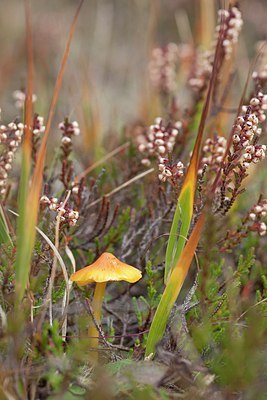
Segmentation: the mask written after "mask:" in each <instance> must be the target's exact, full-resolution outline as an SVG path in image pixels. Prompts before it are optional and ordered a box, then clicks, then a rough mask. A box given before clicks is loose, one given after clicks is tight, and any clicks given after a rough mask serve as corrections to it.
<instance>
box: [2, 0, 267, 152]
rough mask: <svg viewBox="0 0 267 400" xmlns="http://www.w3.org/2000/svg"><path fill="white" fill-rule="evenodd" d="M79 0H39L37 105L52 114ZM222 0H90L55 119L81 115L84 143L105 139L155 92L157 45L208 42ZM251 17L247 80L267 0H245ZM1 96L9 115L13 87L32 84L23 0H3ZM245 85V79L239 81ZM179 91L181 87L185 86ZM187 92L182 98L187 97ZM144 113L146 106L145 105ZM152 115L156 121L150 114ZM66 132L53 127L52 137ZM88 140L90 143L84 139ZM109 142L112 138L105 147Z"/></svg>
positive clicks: (244, 62)
mask: <svg viewBox="0 0 267 400" xmlns="http://www.w3.org/2000/svg"><path fill="white" fill-rule="evenodd" d="M78 3H79V2H78V1H77V0H76V1H75V0H60V1H54V0H38V1H33V2H32V19H33V34H34V63H35V79H34V92H35V93H36V94H37V96H38V101H37V104H36V109H37V110H38V112H39V113H40V114H41V115H44V116H45V115H47V111H48V106H49V102H50V99H51V96H52V93H53V88H54V83H55V79H56V75H57V72H58V68H59V64H60V59H61V57H62V53H63V49H64V45H65V42H66V37H67V32H68V29H69V26H70V23H71V19H72V16H73V15H74V13H75V10H76V8H77V5H78ZM219 3H220V2H219V1H218V2H217V1H215V0H201V1H197V0H191V1H188V0H161V1H160V0H154V1H151V0H150V1H148V0H124V1H122V0H90V1H85V2H84V4H83V9H82V12H81V14H80V16H79V22H78V26H77V31H76V33H75V35H74V39H73V43H72V47H71V54H70V57H69V60H68V64H67V70H66V73H65V77H64V84H63V88H62V91H61V94H60V100H59V103H58V107H57V108H58V114H57V115H56V117H55V121H59V120H62V119H63V118H64V117H65V115H71V116H75V117H76V118H77V119H79V122H80V125H81V128H82V129H81V132H82V137H81V140H82V141H83V148H85V149H86V150H89V149H91V148H92V145H93V144H94V143H95V142H97V143H98V144H100V143H101V144H103V139H104V137H106V136H107V134H108V133H110V132H113V133H114V132H115V133H116V136H117V135H119V134H120V131H121V129H122V127H123V126H124V125H125V124H126V123H129V121H133V120H136V119H138V118H139V117H140V113H141V111H142V106H143V104H144V98H147V97H148V93H149V82H148V79H147V65H148V60H149V57H150V54H151V49H152V48H153V47H154V46H155V45H166V44H167V43H168V42H176V43H189V44H190V43H192V41H193V42H194V43H196V44H197V45H203V46H204V47H207V48H208V47H209V45H210V42H211V40H212V37H213V31H214V26H215V23H216V11H217V8H218V6H219ZM241 7H242V14H243V16H244V19H245V29H243V32H242V35H241V39H240V43H239V50H238V58H237V59H238V62H237V68H238V71H239V72H238V73H239V76H240V77H241V82H239V83H240V84H241V86H242V85H243V84H244V81H245V78H246V74H247V71H248V68H249V58H251V57H252V56H254V55H255V52H256V49H255V44H256V43H257V42H258V41H260V40H263V39H264V38H265V37H266V34H267V25H266V23H265V22H266V18H267V8H266V2H265V1H264V0H254V1H253V2H252V1H250V0H243V1H241ZM0 26H1V29H0V54H1V56H0V75H1V81H0V104H1V107H2V110H4V115H3V117H4V118H5V119H11V118H12V117H13V116H14V101H13V98H12V92H13V91H14V90H16V89H20V88H24V87H25V80H26V65H25V63H26V56H25V21H24V6H23V1H21V0H12V1H10V0H2V1H1V2H0ZM235 88H236V92H237V93H238V91H239V87H238V86H235ZM178 96H179V94H178ZM182 98H183V97H182V95H181V99H182ZM141 115H142V113H141ZM146 122H147V123H150V122H151V121H146ZM58 137H59V135H58V134H57V133H56V132H55V133H54V134H53V140H51V141H53V142H54V140H57V139H58ZM84 146H85V147H84ZM107 146H110V141H109V142H108V143H106V144H105V145H104V147H107Z"/></svg>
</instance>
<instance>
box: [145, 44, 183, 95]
mask: <svg viewBox="0 0 267 400" xmlns="http://www.w3.org/2000/svg"><path fill="white" fill-rule="evenodd" d="M178 57H179V48H178V46H177V45H176V44H175V43H169V44H168V45H167V46H165V47H156V48H155V49H153V52H152V58H151V61H150V63H149V67H148V69H149V76H150V80H151V82H152V85H153V86H154V87H155V88H156V89H157V90H159V91H160V92H162V93H167V94H168V93H173V92H174V91H175V90H176V86H177V85H176V73H177V65H178V61H179V60H178Z"/></svg>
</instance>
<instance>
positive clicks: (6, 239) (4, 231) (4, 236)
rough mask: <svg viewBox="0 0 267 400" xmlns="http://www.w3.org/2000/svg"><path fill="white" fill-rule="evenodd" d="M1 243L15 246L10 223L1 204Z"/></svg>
mask: <svg viewBox="0 0 267 400" xmlns="http://www.w3.org/2000/svg"><path fill="white" fill-rule="evenodd" d="M0 243H5V244H6V243H9V244H11V245H12V246H13V242H12V239H11V237H10V234H9V229H8V225H7V222H6V217H5V213H4V211H3V207H2V205H1V204H0Z"/></svg>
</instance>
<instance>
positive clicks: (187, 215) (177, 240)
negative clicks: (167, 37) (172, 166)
mask: <svg viewBox="0 0 267 400" xmlns="http://www.w3.org/2000/svg"><path fill="white" fill-rule="evenodd" d="M222 40H223V37H222V36H219V39H218V42H217V46H216V51H215V56H214V63H213V69H212V76H211V79H210V82H209V88H208V93H207V96H206V100H205V103H204V107H203V111H202V114H201V118H200V122H199V127H198V133H197V137H196V141H195V144H194V149H193V154H192V157H191V160H190V164H189V167H188V170H187V174H186V177H185V180H184V183H183V186H182V189H181V193H180V196H179V198H178V202H177V206H176V210H175V215H174V218H173V222H172V226H171V231H170V236H169V240H168V245H167V250H166V255H165V272H164V282H165V284H167V282H168V279H169V277H170V276H171V272H172V269H173V266H174V265H176V263H177V262H178V260H179V257H180V256H181V253H182V250H183V248H184V245H185V241H186V237H187V235H188V231H189V228H190V223H191V219H192V215H193V207H194V195H195V189H196V182H197V171H198V164H199V157H200V149H201V142H202V138H203V134H204V128H205V123H206V119H207V116H208V111H209V104H210V101H211V95H212V91H213V87H214V84H215V81H216V73H217V65H218V62H219V50H220V48H221V46H222ZM179 224H180V231H179Z"/></svg>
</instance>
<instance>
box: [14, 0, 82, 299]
mask: <svg viewBox="0 0 267 400" xmlns="http://www.w3.org/2000/svg"><path fill="white" fill-rule="evenodd" d="M25 1H26V3H25V5H26V21H27V37H30V36H32V34H31V27H30V18H29V12H30V9H29V3H28V0H25ZM83 1H84V0H81V1H80V4H79V6H78V9H77V12H76V14H75V16H74V18H73V21H72V24H71V27H70V32H69V36H68V40H67V44H66V48H65V51H64V54H63V58H62V62H61V67H60V70H59V74H58V77H57V80H56V84H55V89H54V93H53V97H52V102H51V106H50V110H49V115H48V119H47V124H46V130H45V133H44V137H43V140H42V143H41V146H40V150H39V152H38V155H37V159H36V167H35V170H34V172H33V177H32V183H31V186H30V188H29V190H28V181H29V171H30V167H29V160H30V155H31V154H30V150H31V147H30V144H31V138H30V139H28V140H26V141H25V143H24V152H23V154H24V163H23V167H22V178H21V184H20V188H21V190H20V200H19V204H20V207H19V212H20V218H19V223H18V245H17V253H16V262H15V271H16V305H17V306H18V305H19V304H20V302H21V300H22V298H23V295H24V292H25V289H26V285H27V281H28V276H29V271H30V263H31V257H32V252H33V248H34V243H35V235H36V234H35V226H36V225H37V218H38V212H39V199H40V194H41V189H42V182H43V169H44V162H45V156H46V149H47V141H48V137H49V133H50V128H51V123H52V118H53V116H54V112H55V108H56V104H57V99H58V96H59V92H60V88H61V84H62V79H63V75H64V71H65V66H66V62H67V59H68V55H69V51H70V45H71V42H72V38H73V34H74V31H75V28H76V24H77V20H78V15H79V12H80V9H81V6H82V4H83ZM27 44H28V46H27V47H28V64H30V63H31V62H32V55H30V54H32V39H28V41H27ZM27 93H28V94H27V98H28V103H29V104H28V105H29V107H27V100H26V117H25V119H26V121H28V128H29V127H30V123H31V121H32V113H31V111H32V96H31V94H32V67H31V68H30V67H29V68H28V90H27ZM29 132H30V129H29ZM25 136H26V135H25ZM25 139H26V137H25ZM26 232H27V234H25V233H26Z"/></svg>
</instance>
